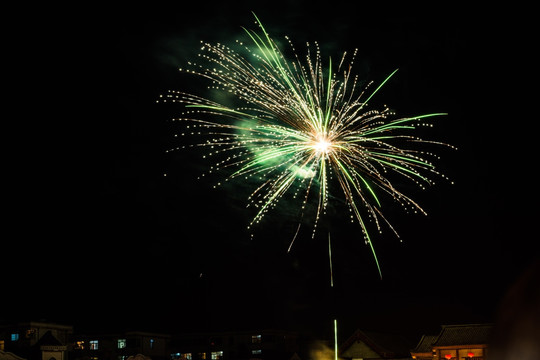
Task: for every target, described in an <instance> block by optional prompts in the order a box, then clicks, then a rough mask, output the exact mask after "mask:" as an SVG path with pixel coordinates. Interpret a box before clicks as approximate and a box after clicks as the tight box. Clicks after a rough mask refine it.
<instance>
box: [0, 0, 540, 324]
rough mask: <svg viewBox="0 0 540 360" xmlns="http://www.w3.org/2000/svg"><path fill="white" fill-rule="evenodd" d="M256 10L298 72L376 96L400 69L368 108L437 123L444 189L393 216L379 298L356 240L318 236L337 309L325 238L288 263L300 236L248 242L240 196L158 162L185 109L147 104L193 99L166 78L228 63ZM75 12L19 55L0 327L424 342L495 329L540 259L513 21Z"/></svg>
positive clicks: (363, 10) (192, 162) (238, 7)
mask: <svg viewBox="0 0 540 360" xmlns="http://www.w3.org/2000/svg"><path fill="white" fill-rule="evenodd" d="M251 11H254V12H255V13H256V14H257V16H258V17H259V18H260V19H261V21H262V22H263V23H264V24H265V26H266V28H267V30H268V31H269V32H270V33H271V34H272V35H273V37H274V38H276V39H283V37H284V36H285V35H288V36H290V38H291V39H292V40H293V41H294V42H295V44H297V50H298V52H299V53H300V54H302V51H303V49H304V47H303V44H304V42H306V41H310V42H313V41H319V43H320V44H321V48H322V50H323V51H324V52H328V55H333V56H334V57H337V56H339V55H340V54H341V53H342V51H345V50H347V51H350V50H353V49H354V48H356V47H358V48H359V49H360V51H359V55H358V59H359V60H358V61H357V64H356V65H355V66H357V67H358V71H361V72H363V73H364V74H365V75H366V76H368V77H369V78H371V79H374V80H382V79H383V78H384V77H385V76H386V75H387V74H389V73H390V72H391V71H393V70H394V69H396V68H399V69H400V70H399V71H398V73H397V74H396V76H395V77H394V78H393V79H392V81H391V82H390V83H389V84H388V85H387V86H386V88H385V90H384V92H383V93H381V96H382V95H383V94H384V96H385V97H386V99H387V100H388V103H389V105H390V106H392V107H393V108H395V109H396V110H397V111H398V113H403V114H418V113H428V112H432V111H436V112H447V113H449V115H448V116H447V117H444V118H443V119H441V120H439V122H438V123H437V125H436V127H435V129H434V130H433V132H432V133H431V134H432V135H433V137H434V138H436V139H438V140H442V141H446V142H449V143H451V144H453V145H455V146H457V147H458V149H459V150H458V151H447V150H444V151H442V154H441V155H442V156H443V158H442V159H441V161H440V162H439V163H438V165H439V166H440V168H441V169H442V170H443V172H445V173H446V174H447V175H449V176H450V178H451V179H452V180H453V181H454V182H455V185H449V184H445V183H444V182H440V183H439V184H438V185H436V186H434V187H432V188H430V189H428V190H427V191H425V192H423V193H419V194H418V195H415V196H413V197H414V198H416V199H418V200H419V202H420V203H421V204H422V205H424V208H425V209H426V210H427V211H428V213H429V215H428V216H427V217H423V216H413V215H406V214H404V213H402V212H400V211H397V210H396V209H392V208H393V206H392V204H389V206H387V207H386V208H388V211H389V213H390V216H391V217H390V220H391V221H392V223H394V224H395V225H396V226H397V228H398V229H399V231H400V234H401V235H402V238H403V240H404V242H403V243H399V242H398V241H396V240H395V239H394V238H393V237H392V236H386V237H385V238H382V239H380V240H379V243H378V244H377V246H378V254H379V257H380V259H381V265H382V270H383V275H384V277H383V280H380V279H379V277H378V274H377V271H376V267H375V265H374V263H373V260H372V257H371V253H370V251H369V249H368V248H367V247H366V246H364V245H363V243H362V241H361V240H359V238H360V237H359V234H356V233H355V232H354V231H356V230H354V231H353V229H349V228H348V227H347V226H346V225H342V224H341V223H339V222H337V223H332V224H331V227H332V231H333V233H335V234H336V235H335V237H334V238H335V240H334V247H335V249H334V250H335V251H334V256H335V259H334V275H335V282H336V286H335V288H334V290H333V291H330V290H329V287H328V258H327V254H326V249H327V248H326V246H327V243H326V235H324V234H322V235H319V236H317V237H316V238H315V239H314V240H311V239H310V238H309V236H308V235H306V236H304V237H302V238H301V239H299V241H298V243H297V244H295V249H294V251H293V252H292V253H291V254H287V253H286V249H287V246H288V241H289V239H290V234H291V231H294V229H295V228H294V224H292V223H291V222H289V221H288V220H287V219H282V218H281V217H280V216H279V214H275V215H271V216H269V219H268V221H267V223H266V224H263V225H262V230H261V233H260V235H259V236H256V237H255V238H254V239H253V240H250V238H249V234H248V233H247V232H246V230H245V225H246V222H247V221H248V219H249V213H248V212H247V211H246V210H245V209H244V206H245V202H244V198H243V197H242V196H241V195H242V193H241V191H237V190H235V188H234V187H233V186H232V185H231V186H230V188H229V189H227V191H225V190H219V189H218V190H215V189H213V188H212V184H209V183H207V182H202V181H197V180H196V177H197V175H198V173H199V171H200V170H201V169H203V168H202V164H201V163H200V162H199V160H198V158H195V157H194V154H193V153H189V152H186V153H176V154H175V155H173V156H171V155H170V154H167V153H166V152H165V150H167V149H168V148H169V147H171V145H172V144H174V139H173V138H172V135H173V133H174V132H173V128H172V126H171V123H170V121H169V120H170V119H171V118H172V117H174V116H175V115H177V114H178V113H179V112H180V111H181V108H180V107H178V108H174V107H170V106H164V105H159V104H156V102H155V100H156V99H157V97H158V95H159V94H162V93H164V92H166V91H167V90H169V89H173V90H176V89H178V90H180V89H181V90H187V91H192V90H193V88H185V87H193V86H194V84H195V83H193V82H190V81H187V80H186V78H185V77H183V76H182V75H181V74H179V72H178V71H177V69H178V68H179V67H182V66H184V65H185V63H186V62H187V61H189V60H191V59H194V58H195V57H196V54H197V52H198V47H199V41H200V40H205V41H206V40H207V41H210V42H222V43H227V44H229V43H231V44H232V43H233V42H234V40H235V39H236V38H238V37H241V36H242V32H243V30H242V29H241V27H242V26H243V27H247V28H255V26H256V25H255V24H254V19H253V17H252V14H251ZM68 12H69V16H65V17H62V19H59V20H58V21H56V18H57V17H43V18H42V19H41V22H39V24H42V23H43V26H39V27H37V28H36V29H35V30H34V32H33V36H32V38H31V39H22V40H21V44H23V43H24V46H22V45H21V47H24V48H26V49H27V48H28V47H30V48H31V49H32V50H31V51H30V53H31V54H32V57H31V58H30V60H29V59H25V61H24V62H22V61H21V63H23V64H24V66H23V67H24V69H23V70H25V71H26V72H28V73H31V74H32V75H30V76H28V77H24V80H22V82H24V85H28V89H33V90H27V92H26V93H25V95H24V96H22V97H23V99H22V100H20V102H17V103H16V104H17V105H16V106H17V107H18V110H19V111H18V112H17V115H16V117H15V118H14V120H13V122H14V123H15V124H16V129H17V130H16V134H15V135H16V136H17V139H19V140H20V141H19V143H18V145H17V146H16V147H14V148H12V149H13V151H14V152H15V153H16V154H15V155H14V156H10V159H13V158H15V159H19V156H20V160H15V161H14V162H13V164H14V167H13V169H14V170H13V172H12V173H13V174H14V176H13V178H14V179H15V181H14V182H13V185H12V186H10V188H9V189H8V188H6V192H7V197H8V199H9V200H10V201H8V202H7V204H8V206H9V210H8V211H9V215H8V216H7V218H6V219H5V220H6V223H7V225H8V226H7V228H6V229H11V231H6V232H5V233H6V236H5V237H4V240H3V242H4V244H5V245H4V246H3V247H2V256H1V258H2V262H1V263H0V273H1V274H2V278H3V281H2V283H3V285H2V289H3V293H4V294H8V295H2V296H1V299H2V300H1V301H2V302H3V304H2V308H3V309H11V310H10V311H5V312H2V313H1V315H0V320H10V321H11V320H28V319H42V318H46V319H49V320H51V321H58V322H65V323H68V324H73V325H75V326H76V329H80V330H81V331H86V329H88V331H90V330H94V329H95V330H101V329H113V328H114V329H117V328H124V327H128V328H139V329H141V328H142V329H149V330H160V331H195V330H220V329H245V328H261V327H284V328H291V329H298V330H301V331H307V332H309V331H314V332H322V333H325V331H326V329H329V327H328V328H327V325H328V324H329V323H330V322H329V321H330V320H329V319H331V318H332V317H334V316H337V318H338V319H339V320H340V321H341V323H342V324H343V325H342V326H343V327H344V329H346V330H345V331H347V329H354V328H357V327H363V328H368V329H369V328H371V329H376V330H395V331H410V332H413V333H415V334H416V333H420V334H421V333H423V332H429V331H436V330H437V329H438V326H439V325H440V324H444V323H460V322H467V323H472V322H490V321H493V320H494V313H495V309H496V306H497V304H498V302H499V300H500V298H501V296H503V294H504V293H505V291H506V289H507V287H508V286H509V285H510V284H511V283H512V282H513V281H514V280H515V279H516V277H517V276H519V274H520V273H521V271H523V269H524V268H525V267H526V266H527V265H528V264H530V263H531V262H532V261H533V260H534V259H536V258H537V254H538V251H537V250H536V248H537V247H536V246H535V243H536V241H537V240H538V234H537V230H536V221H537V218H538V209H537V206H536V204H537V201H536V182H537V181H536V178H535V176H534V175H533V174H534V171H535V167H536V164H537V159H536V154H537V150H536V142H535V141H534V140H532V141H531V139H534V136H533V135H532V134H533V133H534V131H535V128H534V126H535V125H534V124H535V123H536V114H535V112H534V110H535V107H536V106H535V105H534V104H535V103H534V102H532V103H531V102H530V101H529V100H530V99H531V96H532V93H534V87H535V83H536V82H535V81H534V77H535V76H536V75H535V70H534V68H533V67H532V66H531V48H530V45H531V33H530V32H529V30H530V29H531V27H532V26H531V25H530V23H529V22H528V21H529V20H528V17H527V16H526V15H527V13H528V11H527V9H497V8H489V9H478V10H474V11H473V10H470V9H466V8H463V7H458V6H452V7H448V8H443V7H442V6H441V7H438V8H423V9H412V8H400V9H397V8H391V7H385V6H373V5H371V6H367V5H361V6H359V7H358V8H355V9H351V8H350V7H349V6H348V5H346V3H345V2H337V3H334V2H332V4H326V5H321V6H314V5H311V3H309V2H291V3H287V2H279V3H276V2H273V3H271V4H270V3H268V4H267V3H265V2H258V3H257V4H256V5H253V4H251V3H249V2H237V3H235V4H234V5H232V4H224V3H223V4H217V5H216V4H211V3H206V2H205V3H200V4H199V3H195V4H192V5H190V7H189V8H188V7H184V6H174V7H168V6H158V5H148V4H143V5H140V6H139V5H138V6H135V7H130V8H129V9H127V8H126V9H110V8H105V7H103V8H100V7H95V8H84V9H83V8H81V9H71V10H68ZM51 19H55V20H51ZM25 41H26V42H25ZM27 50H28V49H27ZM21 58H22V57H21ZM36 67H38V70H36ZM526 86H527V87H526ZM22 87H24V86H22ZM386 99H385V100H386ZM430 136H431V135H430ZM164 174H167V176H164ZM415 191H416V190H415ZM386 234H387V235H388V233H386ZM357 240H358V241H357ZM433 329H435V330H433Z"/></svg>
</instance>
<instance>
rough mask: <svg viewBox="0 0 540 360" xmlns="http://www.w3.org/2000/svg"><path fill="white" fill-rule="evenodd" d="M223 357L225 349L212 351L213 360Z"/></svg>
mask: <svg viewBox="0 0 540 360" xmlns="http://www.w3.org/2000/svg"><path fill="white" fill-rule="evenodd" d="M222 358H223V351H212V360H220V359H222Z"/></svg>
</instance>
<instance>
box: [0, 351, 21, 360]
mask: <svg viewBox="0 0 540 360" xmlns="http://www.w3.org/2000/svg"><path fill="white" fill-rule="evenodd" d="M0 360H26V359H25V358H22V357H20V356H18V355H15V354H14V353H11V352H4V351H2V350H0Z"/></svg>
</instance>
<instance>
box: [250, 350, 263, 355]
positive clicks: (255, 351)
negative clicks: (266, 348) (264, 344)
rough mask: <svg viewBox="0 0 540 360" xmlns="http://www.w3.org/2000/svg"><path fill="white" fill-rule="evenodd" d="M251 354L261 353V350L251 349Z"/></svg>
mask: <svg viewBox="0 0 540 360" xmlns="http://www.w3.org/2000/svg"><path fill="white" fill-rule="evenodd" d="M251 354H252V355H260V354H262V350H260V349H257V350H251Z"/></svg>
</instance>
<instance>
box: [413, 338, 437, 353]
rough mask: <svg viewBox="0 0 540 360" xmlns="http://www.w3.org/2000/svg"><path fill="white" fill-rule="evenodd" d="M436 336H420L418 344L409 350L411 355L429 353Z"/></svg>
mask: <svg viewBox="0 0 540 360" xmlns="http://www.w3.org/2000/svg"><path fill="white" fill-rule="evenodd" d="M437 338H438V335H422V338H421V339H420V342H419V343H418V345H416V347H415V348H414V349H412V350H411V352H412V353H431V349H432V346H433V343H434V342H435V340H437Z"/></svg>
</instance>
